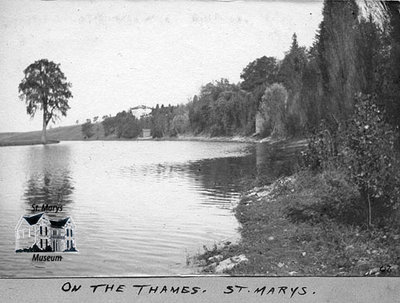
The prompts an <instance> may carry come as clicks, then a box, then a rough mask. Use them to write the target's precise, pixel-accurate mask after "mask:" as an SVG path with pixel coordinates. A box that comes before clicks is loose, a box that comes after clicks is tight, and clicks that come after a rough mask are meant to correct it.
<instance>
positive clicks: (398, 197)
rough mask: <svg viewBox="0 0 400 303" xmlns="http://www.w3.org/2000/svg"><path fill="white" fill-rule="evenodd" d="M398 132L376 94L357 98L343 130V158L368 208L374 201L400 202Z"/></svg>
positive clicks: (381, 203) (386, 204)
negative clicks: (379, 105)
mask: <svg viewBox="0 0 400 303" xmlns="http://www.w3.org/2000/svg"><path fill="white" fill-rule="evenodd" d="M397 136H398V133H396V132H395V130H394V129H393V127H391V126H390V125H389V124H387V123H386V122H385V121H384V114H383V112H382V111H381V110H380V109H379V108H378V106H377V105H376V100H375V98H374V96H370V95H360V96H358V97H357V98H356V103H355V113H354V115H353V118H352V119H351V120H350V123H349V125H348V126H347V128H346V129H345V131H344V135H342V136H341V138H343V142H342V143H341V145H342V146H341V151H340V152H341V153H340V154H339V155H338V156H339V160H340V162H341V163H342V164H343V167H344V168H345V169H346V172H347V174H348V176H349V179H350V180H351V181H352V182H354V183H355V184H356V185H357V187H358V189H359V190H360V192H361V195H362V199H364V201H365V202H366V204H367V206H368V209H369V217H368V223H369V224H370V225H371V224H372V214H371V211H372V209H371V208H372V207H373V206H372V205H375V204H378V206H379V208H380V209H381V210H382V209H383V208H385V207H389V208H397V207H398V205H399V203H400V174H399V173H398V168H399V163H398V159H397V155H396V151H395V141H396V140H397Z"/></svg>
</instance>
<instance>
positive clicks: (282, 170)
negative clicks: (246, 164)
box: [256, 144, 301, 184]
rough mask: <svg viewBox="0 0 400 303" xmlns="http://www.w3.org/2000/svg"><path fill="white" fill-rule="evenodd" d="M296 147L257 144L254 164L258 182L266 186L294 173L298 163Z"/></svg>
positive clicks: (297, 149) (298, 149)
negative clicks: (255, 164) (255, 163)
mask: <svg viewBox="0 0 400 303" xmlns="http://www.w3.org/2000/svg"><path fill="white" fill-rule="evenodd" d="M300 150H301V147H300V148H296V147H285V145H282V144H257V146H256V162H257V177H258V178H259V182H260V183H263V184H268V183H272V182H274V181H275V180H276V179H277V178H279V177H282V176H288V175H290V174H292V173H293V172H294V168H295V167H296V164H297V162H298V156H297V154H298V152H299V151H300Z"/></svg>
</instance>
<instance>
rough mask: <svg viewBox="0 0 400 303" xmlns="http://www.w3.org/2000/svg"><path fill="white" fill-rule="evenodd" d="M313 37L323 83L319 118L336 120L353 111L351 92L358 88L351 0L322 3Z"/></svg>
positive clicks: (355, 15)
mask: <svg viewBox="0 0 400 303" xmlns="http://www.w3.org/2000/svg"><path fill="white" fill-rule="evenodd" d="M322 14H323V21H322V22H321V24H320V31H319V35H318V37H317V39H318V43H317V50H318V61H319V68H320V71H321V76H322V84H323V100H322V101H323V106H322V110H323V115H324V116H325V118H328V119H329V118H333V119H334V120H336V121H338V120H339V121H340V120H345V119H347V118H348V117H349V116H350V115H351V113H352V111H353V101H354V95H355V93H357V92H359V91H360V90H361V88H362V80H363V79H362V78H363V75H362V72H361V70H360V69H359V61H358V60H359V58H358V54H359V53H358V45H357V38H358V24H359V23H358V15H359V11H358V6H357V3H356V1H355V0H349V1H336V0H326V1H325V2H324V8H323V12H322Z"/></svg>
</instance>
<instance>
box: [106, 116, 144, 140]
mask: <svg viewBox="0 0 400 303" xmlns="http://www.w3.org/2000/svg"><path fill="white" fill-rule="evenodd" d="M102 124H103V128H104V135H105V136H106V137H107V136H109V135H115V136H116V137H117V138H127V139H132V138H137V137H138V136H139V135H140V132H141V130H142V128H141V126H140V125H139V121H138V119H137V118H136V117H135V116H134V115H133V114H132V113H131V112H126V111H122V112H120V113H118V114H117V115H116V116H115V117H107V118H105V119H104V120H103V121H102Z"/></svg>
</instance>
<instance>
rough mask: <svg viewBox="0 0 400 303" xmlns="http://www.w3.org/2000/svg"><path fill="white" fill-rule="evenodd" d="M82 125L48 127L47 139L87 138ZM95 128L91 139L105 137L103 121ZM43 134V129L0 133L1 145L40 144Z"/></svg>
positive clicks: (96, 124) (95, 125)
mask: <svg viewBox="0 0 400 303" xmlns="http://www.w3.org/2000/svg"><path fill="white" fill-rule="evenodd" d="M81 127H82V126H81V125H72V126H63V127H57V128H52V129H48V130H47V139H48V140H49V141H50V142H51V141H53V143H54V141H67V140H85V138H84V136H83V134H82V131H81ZM93 130H94V132H95V134H94V136H93V137H91V138H90V139H89V140H98V139H104V138H105V137H104V132H103V126H102V125H101V123H95V124H94V127H93ZM41 134H42V132H41V131H32V132H20V133H19V132H16V133H10V132H9V133H0V146H7V145H30V144H38V143H40V137H41Z"/></svg>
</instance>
